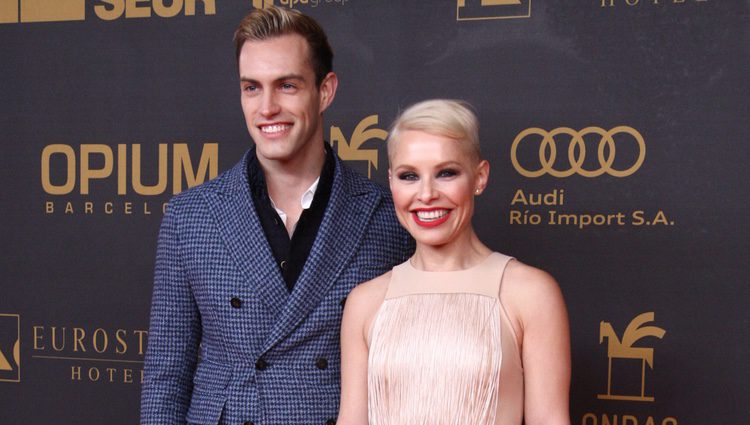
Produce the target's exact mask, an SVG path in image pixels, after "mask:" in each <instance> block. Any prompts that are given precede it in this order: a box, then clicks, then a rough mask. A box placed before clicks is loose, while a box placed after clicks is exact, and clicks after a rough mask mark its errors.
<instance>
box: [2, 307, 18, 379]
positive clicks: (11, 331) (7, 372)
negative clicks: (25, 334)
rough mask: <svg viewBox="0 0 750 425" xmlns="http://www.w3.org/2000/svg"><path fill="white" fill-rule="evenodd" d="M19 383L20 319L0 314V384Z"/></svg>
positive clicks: (16, 315) (13, 315)
mask: <svg viewBox="0 0 750 425" xmlns="http://www.w3.org/2000/svg"><path fill="white" fill-rule="evenodd" d="M20 381H21V317H20V316H19V315H18V314H1V313H0V382H20Z"/></svg>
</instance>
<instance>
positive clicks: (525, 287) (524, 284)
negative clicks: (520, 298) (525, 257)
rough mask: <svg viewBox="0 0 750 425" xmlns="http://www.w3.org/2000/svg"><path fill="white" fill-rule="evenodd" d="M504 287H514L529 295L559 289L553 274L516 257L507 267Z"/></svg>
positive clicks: (514, 289)
mask: <svg viewBox="0 0 750 425" xmlns="http://www.w3.org/2000/svg"><path fill="white" fill-rule="evenodd" d="M503 287H508V289H512V290H513V292H514V293H518V295H528V296H531V295H539V293H544V292H549V291H553V292H554V291H557V290H559V287H558V284H557V281H556V280H555V278H554V277H552V275H551V274H549V273H547V272H546V271H544V270H542V269H538V268H536V267H533V266H530V265H528V264H525V263H523V262H521V261H519V260H516V259H513V260H511V261H509V262H508V265H507V266H506V268H505V273H504V276H503Z"/></svg>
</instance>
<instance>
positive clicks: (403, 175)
mask: <svg viewBox="0 0 750 425" xmlns="http://www.w3.org/2000/svg"><path fill="white" fill-rule="evenodd" d="M398 179H399V180H407V181H412V180H417V179H418V177H417V174H416V173H413V172H411V171H405V172H403V173H399V175H398Z"/></svg>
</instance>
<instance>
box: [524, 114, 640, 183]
mask: <svg viewBox="0 0 750 425" xmlns="http://www.w3.org/2000/svg"><path fill="white" fill-rule="evenodd" d="M619 133H624V134H628V135H630V136H632V137H633V139H635V141H636V143H637V144H638V158H637V159H636V161H635V163H633V165H631V166H630V167H629V168H627V169H624V170H617V169H615V168H613V167H612V164H614V162H615V154H616V149H615V139H614V136H615V135H617V134H619ZM561 134H562V135H567V136H570V137H571V140H570V145H568V161H569V163H570V168H569V169H567V170H558V169H556V168H554V164H555V160H556V159H557V144H556V143H555V137H556V136H558V135H561ZM589 134H595V135H598V136H600V137H601V140H600V141H599V146H598V148H597V158H598V160H599V168H598V169H594V170H589V169H586V168H583V162H584V160H585V158H586V144H585V143H584V137H585V136H587V135H589ZM531 135H538V136H541V137H542V142H541V144H540V145H539V164H540V167H539V168H538V169H536V170H529V169H527V168H524V167H523V166H522V165H521V164H520V162H518V156H517V152H518V145H519V144H521V142H523V141H524V140H526V139H527V137H528V136H531ZM645 159H646V142H645V141H644V140H643V136H641V133H639V132H638V130H636V129H634V128H632V127H628V126H625V125H621V126H618V127H615V128H613V129H611V130H609V131H607V130H605V129H603V128H600V127H586V128H584V129H582V130H580V131H576V130H573V129H572V128H568V127H559V128H556V129H554V130H552V131H547V130H544V129H541V128H536V127H534V128H527V129H526V130H524V131H522V132H520V133H519V134H518V136H516V139H515V140H513V145H511V147H510V160H511V161H512V162H513V167H514V168H515V169H516V171H518V173H519V174H521V175H523V176H525V177H539V176H542V175H544V174H545V173H549V174H550V175H552V176H554V177H569V176H572V175H573V174H579V175H581V176H584V177H598V176H601V175H602V174H604V173H607V174H609V175H610V176H614V177H626V176H629V175H631V174H633V173H635V172H636V171H637V170H638V169H639V168H640V167H641V165H642V164H643V161H644V160H645Z"/></svg>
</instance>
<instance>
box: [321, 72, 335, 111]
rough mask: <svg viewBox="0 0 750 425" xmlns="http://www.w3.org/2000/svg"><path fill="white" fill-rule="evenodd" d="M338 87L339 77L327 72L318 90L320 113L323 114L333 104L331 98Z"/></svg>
mask: <svg viewBox="0 0 750 425" xmlns="http://www.w3.org/2000/svg"><path fill="white" fill-rule="evenodd" d="M338 86H339V77H338V76H336V73H334V72H329V73H328V75H326V76H325V78H323V81H321V82H320V87H319V88H318V93H319V94H320V112H321V113H323V111H325V110H326V109H328V107H329V106H330V105H331V103H333V98H334V97H336V88H337V87H338Z"/></svg>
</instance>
